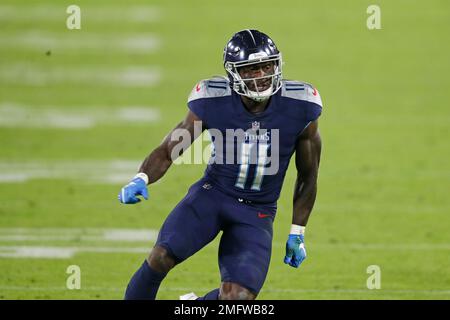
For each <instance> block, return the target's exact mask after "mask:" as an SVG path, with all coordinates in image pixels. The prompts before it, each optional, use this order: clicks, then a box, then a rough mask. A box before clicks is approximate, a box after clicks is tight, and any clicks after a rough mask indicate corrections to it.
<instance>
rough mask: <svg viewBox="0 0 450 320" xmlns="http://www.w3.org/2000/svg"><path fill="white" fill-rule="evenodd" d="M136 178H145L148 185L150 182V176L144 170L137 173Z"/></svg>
mask: <svg viewBox="0 0 450 320" xmlns="http://www.w3.org/2000/svg"><path fill="white" fill-rule="evenodd" d="M136 178H141V179H142V180H144V182H145V184H146V185H147V184H148V176H147V174H145V173H144V172H139V173H138V174H137V175H135V176H134V178H133V179H136Z"/></svg>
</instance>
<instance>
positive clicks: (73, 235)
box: [0, 228, 158, 242]
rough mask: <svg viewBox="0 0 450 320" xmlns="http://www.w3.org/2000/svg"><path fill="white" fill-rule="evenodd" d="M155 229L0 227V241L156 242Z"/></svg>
mask: <svg viewBox="0 0 450 320" xmlns="http://www.w3.org/2000/svg"><path fill="white" fill-rule="evenodd" d="M157 236H158V230H154V229H96V228H0V241H16V242H22V241H74V240H76V241H81V242H83V241H112V242H115V241H117V242H119V241H120V242H135V241H141V242H154V241H156V238H157Z"/></svg>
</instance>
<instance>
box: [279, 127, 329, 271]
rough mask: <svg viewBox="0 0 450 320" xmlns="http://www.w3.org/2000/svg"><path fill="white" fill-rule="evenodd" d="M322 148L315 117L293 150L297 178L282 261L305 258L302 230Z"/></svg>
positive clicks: (297, 262)
mask: <svg viewBox="0 0 450 320" xmlns="http://www.w3.org/2000/svg"><path fill="white" fill-rule="evenodd" d="M321 148H322V141H321V138H320V134H319V125H318V121H317V120H316V121H313V122H311V123H310V124H309V126H308V127H307V128H306V129H305V130H304V131H303V132H302V133H301V135H300V136H299V138H298V140H297V144H296V150H295V165H296V168H297V180H296V183H295V189H294V205H293V214H292V226H291V232H290V234H289V239H288V241H287V243H286V256H285V259H284V262H285V263H287V264H289V265H291V266H293V267H296V268H297V267H298V266H299V265H300V264H301V263H302V261H303V260H304V259H305V258H306V250H305V246H304V233H305V227H306V224H307V223H308V219H309V216H310V214H311V211H312V209H313V207H314V202H315V200H316V194H317V177H318V173H319V163H320V153H321Z"/></svg>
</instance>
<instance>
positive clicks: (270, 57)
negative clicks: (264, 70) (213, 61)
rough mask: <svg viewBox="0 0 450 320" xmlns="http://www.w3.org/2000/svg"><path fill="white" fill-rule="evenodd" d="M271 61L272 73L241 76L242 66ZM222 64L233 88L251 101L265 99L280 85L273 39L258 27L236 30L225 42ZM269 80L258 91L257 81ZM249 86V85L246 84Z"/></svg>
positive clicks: (276, 53)
mask: <svg viewBox="0 0 450 320" xmlns="http://www.w3.org/2000/svg"><path fill="white" fill-rule="evenodd" d="M269 61H272V62H273V64H274V69H273V70H274V72H273V73H270V74H267V75H263V76H261V77H256V78H245V79H243V78H242V77H241V75H240V74H239V70H240V68H242V67H247V66H252V65H255V64H259V63H264V62H269ZM223 64H224V67H225V70H226V72H227V74H228V77H229V79H230V85H231V87H232V88H233V90H234V91H235V92H236V93H238V94H240V95H243V96H246V97H248V98H250V99H253V100H255V101H258V102H260V101H264V100H267V99H268V98H269V97H270V96H271V95H273V94H275V93H276V92H277V91H278V90H279V89H280V88H281V79H282V72H281V67H282V58H281V53H280V52H279V51H278V49H277V47H276V45H275V43H274V42H273V40H272V39H271V38H270V37H269V36H267V35H266V34H264V33H262V32H260V31H258V30H250V29H245V30H242V31H239V32H237V33H236V34H234V35H233V37H232V38H231V39H230V40H229V41H228V43H227V45H226V46H225V48H224V51H223ZM266 79H269V81H271V85H270V86H269V88H268V89H264V90H259V89H258V81H259V82H261V81H264V80H266ZM251 81H253V85H251V86H250V87H249V85H248V84H249V83H251Z"/></svg>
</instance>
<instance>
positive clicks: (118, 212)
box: [0, 0, 450, 300]
mask: <svg viewBox="0 0 450 320" xmlns="http://www.w3.org/2000/svg"><path fill="white" fill-rule="evenodd" d="M70 4H72V2H64V1H56V0H53V1H51V0H39V1H32V2H31V3H30V1H26V0H3V1H2V4H1V5H0V24H1V28H0V299H122V298H123V293H124V290H125V287H126V285H127V283H128V280H129V279H130V277H131V275H132V274H133V273H134V271H135V270H136V269H137V268H138V266H139V265H140V264H141V263H142V261H143V259H144V258H145V257H146V255H147V253H146V252H148V251H149V249H150V248H151V247H152V245H153V240H154V237H151V236H150V234H151V233H150V232H149V233H148V234H149V236H148V239H147V237H146V236H145V235H146V234H147V233H146V231H145V230H147V229H150V230H153V231H155V230H158V229H159V228H160V226H161V224H162V223H163V221H164V219H165V217H166V215H167V214H168V213H169V212H170V210H171V209H172V208H173V207H174V206H175V205H176V204H177V202H178V201H179V200H180V199H181V198H182V197H183V196H184V194H185V193H186V191H187V188H188V187H189V186H190V185H191V184H192V183H193V182H194V181H196V179H198V178H199V177H200V176H201V175H202V173H203V170H204V166H200V165H182V166H173V167H172V168H171V170H170V171H169V172H168V173H167V175H166V176H165V177H164V178H163V179H162V180H161V182H158V183H157V184H155V185H152V186H151V187H150V189H149V190H150V200H149V201H146V202H145V203H141V204H139V205H135V206H124V205H120V204H119V202H118V201H117V193H118V191H119V190H120V188H121V187H122V185H123V184H125V183H127V182H128V180H129V179H130V178H131V177H132V176H133V175H134V174H135V172H136V169H137V167H138V166H139V165H140V163H141V161H142V160H143V159H144V158H145V156H146V155H147V154H148V153H149V151H151V149H152V148H154V147H156V146H157V145H158V143H159V142H160V141H161V140H162V138H163V137H164V136H165V134H166V133H167V132H168V131H169V130H170V129H171V128H172V127H173V126H174V125H175V124H176V123H177V122H178V121H179V120H181V118H182V117H183V116H184V114H185V113H186V110H187V108H186V99H187V96H188V94H189V92H190V90H191V89H192V87H193V86H194V85H195V84H196V82H197V81H198V80H200V79H204V78H208V77H210V76H212V75H215V74H223V73H224V71H223V69H222V49H223V46H224V45H225V43H226V42H227V41H228V39H229V38H230V37H231V35H232V34H233V33H234V32H236V31H239V30H241V29H243V28H256V29H260V30H262V31H264V32H266V33H268V34H269V35H271V37H273V39H274V40H275V41H276V43H277V45H278V47H279V48H280V50H281V51H282V52H283V58H284V61H285V66H284V73H285V78H290V79H298V80H303V81H307V82H311V83H313V84H314V85H315V86H317V88H318V89H319V90H320V92H321V96H322V99H323V102H324V111H323V114H322V117H321V120H320V130H321V134H322V139H323V153H322V161H321V169H320V177H319V192H318V197H317V201H316V205H315V208H314V211H313V213H312V216H311V218H310V221H309V224H308V228H307V234H306V247H307V250H308V259H307V260H306V261H305V262H304V263H303V265H302V266H301V267H300V268H299V269H294V268H290V267H287V266H286V265H285V264H283V257H284V245H285V240H286V237H287V234H288V231H289V227H290V221H291V207H292V203H291V202H292V201H291V199H292V190H293V185H294V179H295V171H294V170H295V168H294V166H293V164H291V166H290V168H289V172H288V174H287V177H286V180H285V185H284V188H283V191H282V194H281V198H280V200H279V210H278V214H277V219H276V221H275V226H274V228H275V230H274V243H273V255H272V260H271V265H270V270H269V274H268V277H267V280H266V283H265V286H264V288H263V291H262V292H261V293H260V295H259V297H258V298H259V299H302V300H303V299H449V298H450V232H449V228H450V217H449V214H450V197H449V190H450V161H449V157H450V148H449V142H448V141H449V138H450V135H449V128H450V110H449V103H450V94H449V88H450V78H449V76H448V75H449V74H450V60H449V56H450V50H449V49H450V45H449V42H448V40H445V39H447V38H448V35H449V34H450V24H449V21H450V3H449V2H448V1H444V0H431V1H428V2H427V3H426V4H424V3H423V2H422V1H406V0H403V1H386V0H380V1H377V2H376V4H378V5H379V6H380V8H381V25H382V29H381V30H369V29H368V28H367V27H366V20H367V18H368V16H369V15H368V14H367V13H366V9H367V7H368V6H369V5H371V4H373V2H372V1H365V0H361V1H359V0H358V1H357V0H353V1H350V0H346V1H339V2H338V1H324V0H321V1H293V0H290V1H285V2H283V4H282V5H281V2H279V3H274V2H269V1H266V2H265V4H264V3H261V1H253V0H251V1H225V2H219V1H206V0H203V1H181V0H177V1H162V0H152V1H144V0H130V1H127V2H126V3H125V2H120V1H118V0H96V1H87V0H78V1H76V4H77V5H78V6H80V8H81V30H68V29H67V28H66V19H67V17H68V14H67V13H66V8H67V6H68V5H70ZM117 229H118V230H117ZM129 229H131V231H129V232H125V231H126V230H129ZM134 229H142V230H141V231H142V232H138V231H139V230H137V231H133V230H134ZM144 229H145V230H144ZM120 231H122V237H120V236H117V234H119V235H120V234H121V232H120ZM134 232H136V233H137V234H141V233H142V234H144V236H141V237H136V238H131V239H130V238H129V237H130V234H131V235H132V234H133V233H134ZM152 239H153V240H152ZM217 240H218V239H216V240H215V241H214V242H213V243H211V244H210V245H208V246H207V247H205V248H204V249H203V250H202V251H200V252H199V253H197V254H196V255H195V256H193V257H192V258H190V259H189V260H187V261H186V262H184V263H183V264H181V265H179V266H177V267H176V268H175V269H174V270H173V271H172V272H171V273H170V274H169V275H168V277H167V278H166V280H165V281H164V282H163V284H162V286H161V290H160V292H159V293H158V299H177V298H178V296H179V295H180V294H184V293H187V292H190V291H195V292H196V293H197V294H199V295H201V294H204V293H206V292H207V291H209V290H210V289H213V288H216V287H217V286H218V285H219V282H220V275H219V270H218V264H217V247H218V241H217ZM33 255H34V256H33ZM70 265H78V266H79V267H80V269H81V289H79V290H69V289H67V287H66V280H67V278H68V277H69V275H68V274H67V273H66V269H67V267H68V266H70ZM370 265H378V266H379V267H380V269H381V289H375V290H369V289H368V288H367V286H366V281H367V279H368V277H369V276H370V274H368V273H367V272H366V269H367V267H368V266H370Z"/></svg>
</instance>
